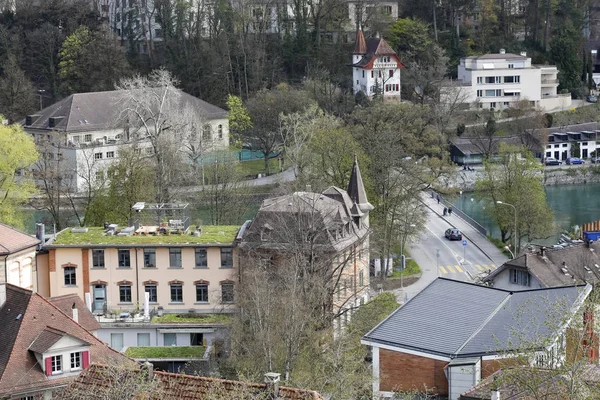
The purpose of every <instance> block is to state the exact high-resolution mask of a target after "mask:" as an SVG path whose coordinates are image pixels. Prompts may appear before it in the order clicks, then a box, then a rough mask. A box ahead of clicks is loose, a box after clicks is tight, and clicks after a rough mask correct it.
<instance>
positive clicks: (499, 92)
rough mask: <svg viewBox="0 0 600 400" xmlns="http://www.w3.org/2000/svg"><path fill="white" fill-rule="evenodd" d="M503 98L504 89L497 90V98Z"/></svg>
mask: <svg viewBox="0 0 600 400" xmlns="http://www.w3.org/2000/svg"><path fill="white" fill-rule="evenodd" d="M500 96H502V89H496V97H500Z"/></svg>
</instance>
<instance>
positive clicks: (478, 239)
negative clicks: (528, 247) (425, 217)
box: [421, 193, 509, 266]
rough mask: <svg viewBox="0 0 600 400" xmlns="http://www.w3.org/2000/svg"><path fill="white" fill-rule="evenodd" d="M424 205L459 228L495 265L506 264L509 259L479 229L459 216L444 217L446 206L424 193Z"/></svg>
mask: <svg viewBox="0 0 600 400" xmlns="http://www.w3.org/2000/svg"><path fill="white" fill-rule="evenodd" d="M421 197H422V200H423V203H424V204H425V205H426V206H427V207H429V209H431V211H433V212H434V213H436V214H437V215H439V216H440V217H441V218H443V219H444V220H446V221H447V222H448V223H449V224H451V225H452V226H455V227H456V228H458V229H459V230H460V231H461V232H462V234H463V236H464V237H465V238H466V239H467V240H469V241H470V242H471V243H472V244H474V245H475V246H476V247H477V248H478V249H479V250H481V252H482V253H483V254H485V255H486V256H487V258H489V259H490V260H491V261H492V262H493V263H494V264H496V265H497V266H500V265H502V264H504V263H505V262H506V261H508V260H509V258H508V257H507V256H506V255H504V253H502V251H500V249H498V248H497V247H496V246H495V245H494V244H493V243H492V242H490V241H489V240H488V238H487V237H485V236H483V235H482V234H481V233H480V232H479V231H478V230H477V229H475V228H473V227H472V226H471V225H470V224H468V223H467V222H465V221H464V220H463V219H461V218H460V217H459V216H458V215H455V214H452V216H446V217H444V216H443V215H442V214H443V211H444V205H443V204H442V203H440V204H438V202H437V200H436V199H432V198H431V194H430V193H423V195H422V196H421Z"/></svg>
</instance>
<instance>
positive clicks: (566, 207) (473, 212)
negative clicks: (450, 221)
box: [454, 183, 600, 244]
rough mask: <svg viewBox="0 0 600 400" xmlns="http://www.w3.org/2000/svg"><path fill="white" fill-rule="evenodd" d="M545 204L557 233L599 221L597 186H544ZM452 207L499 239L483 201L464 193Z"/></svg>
mask: <svg viewBox="0 0 600 400" xmlns="http://www.w3.org/2000/svg"><path fill="white" fill-rule="evenodd" d="M545 189H546V198H547V200H548V204H549V205H550V207H551V208H552V210H554V224H555V226H556V227H557V230H558V231H559V232H560V231H563V230H569V228H570V227H572V226H574V225H579V226H581V225H582V224H584V223H586V222H591V221H597V220H600V183H591V184H585V185H560V186H546V188H545ZM454 204H455V205H456V206H457V207H458V208H460V209H461V210H462V211H464V212H465V213H466V214H467V215H469V216H470V217H471V218H473V219H474V220H475V221H477V222H479V223H480V224H481V225H482V226H483V227H484V228H485V229H487V231H488V234H491V235H492V236H494V237H498V238H499V237H500V229H499V228H498V226H497V225H496V224H495V223H494V222H493V221H492V219H491V218H490V217H489V215H488V214H487V213H486V210H485V206H484V204H483V203H482V202H478V201H477V200H476V199H473V194H472V193H463V194H462V195H460V196H458V198H456V199H455V201H454ZM557 237H558V234H557V235H556V236H553V237H552V238H550V239H547V240H535V241H534V242H535V243H540V244H555V243H556V238H557Z"/></svg>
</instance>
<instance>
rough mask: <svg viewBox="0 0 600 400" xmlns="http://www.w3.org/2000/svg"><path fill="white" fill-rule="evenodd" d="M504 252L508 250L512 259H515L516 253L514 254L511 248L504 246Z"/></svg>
mask: <svg viewBox="0 0 600 400" xmlns="http://www.w3.org/2000/svg"><path fill="white" fill-rule="evenodd" d="M504 250H508V252H509V253H510V255H511V256H512V258H515V253H513V252H512V251H510V247H508V246H504Z"/></svg>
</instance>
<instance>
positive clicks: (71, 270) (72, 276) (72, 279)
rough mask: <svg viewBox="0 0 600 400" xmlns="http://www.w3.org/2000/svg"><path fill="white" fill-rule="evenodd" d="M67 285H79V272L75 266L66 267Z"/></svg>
mask: <svg viewBox="0 0 600 400" xmlns="http://www.w3.org/2000/svg"><path fill="white" fill-rule="evenodd" d="M64 273H65V286H75V285H77V274H76V268H75V267H65V271H64Z"/></svg>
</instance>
